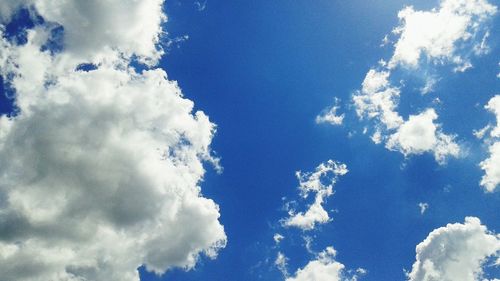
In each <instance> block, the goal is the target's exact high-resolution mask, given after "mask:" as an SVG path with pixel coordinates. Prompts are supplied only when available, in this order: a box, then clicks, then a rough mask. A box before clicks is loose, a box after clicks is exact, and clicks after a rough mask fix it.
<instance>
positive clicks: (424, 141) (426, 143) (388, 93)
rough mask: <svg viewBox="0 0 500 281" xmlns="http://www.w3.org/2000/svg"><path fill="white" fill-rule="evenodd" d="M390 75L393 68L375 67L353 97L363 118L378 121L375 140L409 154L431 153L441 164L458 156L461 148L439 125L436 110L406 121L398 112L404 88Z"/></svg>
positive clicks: (429, 110) (359, 114) (428, 110)
mask: <svg viewBox="0 0 500 281" xmlns="http://www.w3.org/2000/svg"><path fill="white" fill-rule="evenodd" d="M389 75H390V72H389V71H377V70H374V69H371V70H370V71H368V73H367V74H366V77H365V79H364V81H363V87H362V89H361V90H360V91H359V92H357V93H356V94H355V95H354V96H353V101H354V105H355V107H356V113H357V114H358V116H359V117H360V119H364V118H367V119H374V120H376V122H377V129H376V131H375V133H374V134H373V136H372V140H373V141H374V142H375V143H381V142H383V141H385V143H386V147H387V148H388V149H391V150H396V151H400V152H401V153H403V154H404V155H405V156H407V155H411V154H422V153H424V152H431V153H433V154H434V157H435V159H436V161H437V162H438V163H444V162H445V160H446V158H447V157H448V156H453V157H457V156H458V155H459V152H460V148H459V146H458V145H457V144H456V143H455V142H454V137H453V136H450V135H447V134H444V133H443V132H442V131H441V130H440V128H439V125H438V124H435V122H434V121H435V120H436V119H437V118H438V115H437V113H436V111H435V110H434V109H432V108H430V109H427V110H426V111H424V112H422V113H420V114H418V115H411V116H410V117H409V119H408V120H406V121H405V120H403V118H402V117H401V116H400V115H399V113H398V112H397V111H396V108H397V104H398V99H399V95H400V90H399V89H398V88H396V87H394V86H392V85H391V83H390V81H389V80H388V79H389Z"/></svg>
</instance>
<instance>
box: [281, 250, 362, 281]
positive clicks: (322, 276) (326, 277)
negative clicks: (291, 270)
mask: <svg viewBox="0 0 500 281" xmlns="http://www.w3.org/2000/svg"><path fill="white" fill-rule="evenodd" d="M336 254H337V252H336V251H335V249H334V248H333V247H327V248H326V249H325V250H324V251H322V252H320V253H319V254H318V256H317V257H316V259H315V260H312V261H309V262H308V263H307V265H306V266H305V267H304V268H301V269H298V270H297V272H296V273H295V275H294V276H293V277H289V278H286V281H356V280H358V277H359V276H361V275H364V274H366V270H364V269H362V268H359V269H358V270H356V274H354V275H352V276H351V277H348V276H347V275H348V274H346V272H345V271H346V270H345V266H344V265H343V264H342V263H340V262H338V261H336V260H335V256H336Z"/></svg>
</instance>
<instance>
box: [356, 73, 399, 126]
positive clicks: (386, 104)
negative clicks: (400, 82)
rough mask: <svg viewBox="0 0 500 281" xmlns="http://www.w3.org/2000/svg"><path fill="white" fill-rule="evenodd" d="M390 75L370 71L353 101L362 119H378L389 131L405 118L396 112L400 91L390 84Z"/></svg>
mask: <svg viewBox="0 0 500 281" xmlns="http://www.w3.org/2000/svg"><path fill="white" fill-rule="evenodd" d="M389 75H390V72H389V71H377V70H375V69H370V70H369V71H368V73H367V74H366V77H365V79H364V80H363V85H362V89H361V91H359V92H358V93H356V94H355V95H354V97H353V101H354V105H355V107H356V113H357V114H358V116H359V117H360V118H361V119H363V118H368V119H374V118H376V119H377V120H379V121H380V122H381V123H382V124H383V125H384V126H385V127H386V128H387V129H394V128H397V127H399V126H400V125H401V123H403V118H402V117H401V116H399V114H398V113H397V112H396V107H397V104H398V100H399V94H400V91H399V89H398V88H396V87H393V86H392V85H391V84H390V82H389V80H388V79H389Z"/></svg>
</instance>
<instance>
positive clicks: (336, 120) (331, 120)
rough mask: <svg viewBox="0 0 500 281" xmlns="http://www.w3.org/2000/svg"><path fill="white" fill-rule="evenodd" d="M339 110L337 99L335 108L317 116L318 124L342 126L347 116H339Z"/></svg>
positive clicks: (332, 107)
mask: <svg viewBox="0 0 500 281" xmlns="http://www.w3.org/2000/svg"><path fill="white" fill-rule="evenodd" d="M339 108H340V106H339V99H337V98H335V104H334V105H333V106H331V107H330V108H327V109H326V110H325V111H324V112H323V113H322V114H320V115H318V116H316V124H320V123H328V124H330V125H334V126H338V125H342V122H344V117H345V115H344V114H340V115H337V111H338V110H339Z"/></svg>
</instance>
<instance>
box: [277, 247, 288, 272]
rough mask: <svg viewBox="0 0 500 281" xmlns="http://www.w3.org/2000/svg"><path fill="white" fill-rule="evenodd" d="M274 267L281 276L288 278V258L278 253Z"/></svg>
mask: <svg viewBox="0 0 500 281" xmlns="http://www.w3.org/2000/svg"><path fill="white" fill-rule="evenodd" d="M274 265H275V266H276V267H277V268H278V270H279V271H280V272H281V274H283V276H285V277H287V276H288V270H287V266H288V258H287V257H286V256H285V255H284V254H283V253H282V252H278V255H277V256H276V259H275V260H274Z"/></svg>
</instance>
